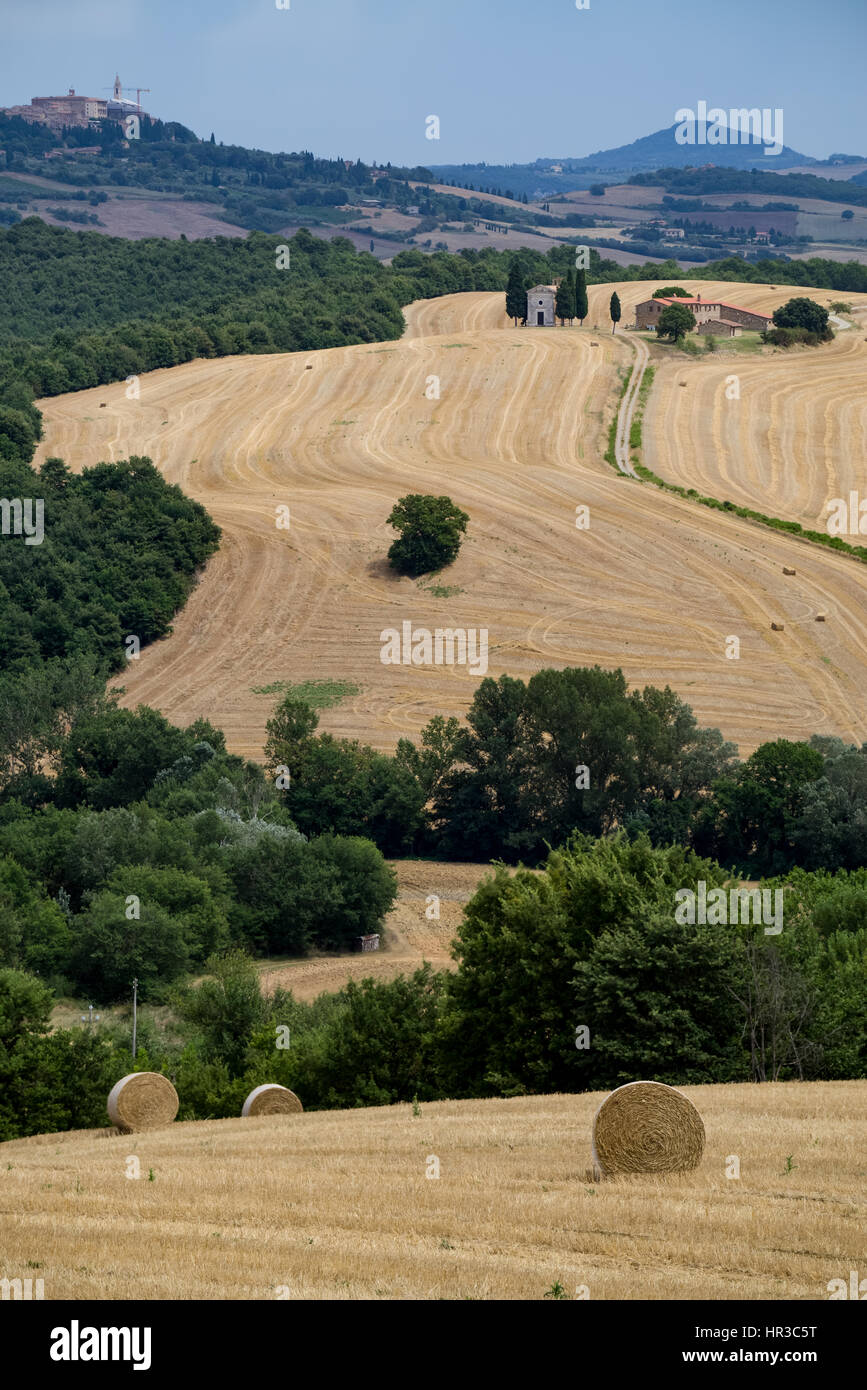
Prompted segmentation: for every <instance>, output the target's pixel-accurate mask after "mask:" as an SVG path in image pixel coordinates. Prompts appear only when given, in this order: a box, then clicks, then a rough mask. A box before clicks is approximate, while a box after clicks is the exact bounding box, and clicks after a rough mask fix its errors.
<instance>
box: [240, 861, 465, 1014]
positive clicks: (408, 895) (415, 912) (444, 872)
mask: <svg viewBox="0 0 867 1390" xmlns="http://www.w3.org/2000/svg"><path fill="white" fill-rule="evenodd" d="M389 863H390V864H391V867H392V868H393V869H394V871H395V873H396V874H397V882H398V896H397V901H396V903H395V905H394V907H393V908H392V910H391V912H389V913H388V915H387V917H386V918H385V921H384V923H383V926H382V928H381V933H380V936H381V940H380V949H379V950H378V951H376V952H373V953H365V954H361V953H359V954H358V955H350V956H347V955H334V954H329V955H325V954H320V955H312V956H305V957H303V958H302V959H300V960H297V959H294V960H286V961H280V962H278V963H275V962H274V961H273V960H267V961H261V962H260V969H261V976H262V988H263V990H264V992H265V993H266V994H270V993H271V992H272V991H273V990H275V989H277V988H278V987H279V988H281V989H291V991H292V993H293V994H294V996H295V998H296V999H302V1000H308V999H315V998H316V996H317V995H319V994H324V993H326V992H328V993H331V992H333V991H334V990H338V989H342V988H343V986H344V985H345V984H347V983H348V982H349V980H363V979H373V980H376V981H377V983H378V984H384V983H385V982H386V981H388V980H394V979H396V978H397V976H398V975H411V974H412V972H413V971H414V970H418V969H419V967H420V966H422V965H423V964H424V963H425V961H428V962H430V964H431V965H432V966H433V967H434V969H435V970H454V969H456V968H457V963H456V961H455V960H453V958H452V956H451V954H450V947H451V943H452V941H453V940H454V937H455V936H456V934H457V930H458V927H459V926H460V923H461V921H462V919H463V914H464V907H465V906H466V904H467V903H468V902H469V900H470V898H471V897H472V896H473V894H474V893H475V891H476V889H477V888H478V886H479V884H480V883H481V881H482V879H483V878H485V877H486V876H487V875H488V874H490V873H491V872H492V870H491V869H490V867H489V866H488V865H486V864H438V863H434V862H433V861H432V860H428V859H396V860H390V861H389ZM431 897H436V898H438V899H439V901H438V903H434V902H430V901H429V899H430V898H431ZM429 910H430V911H431V912H433V911H438V912H439V917H438V918H436V917H430V918H429V917H428V916H427V912H428V911H429Z"/></svg>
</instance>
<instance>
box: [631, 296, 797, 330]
mask: <svg viewBox="0 0 867 1390" xmlns="http://www.w3.org/2000/svg"><path fill="white" fill-rule="evenodd" d="M670 304H682V305H683V306H684V308H686V309H689V310H690V311H691V312H692V314H693V316H694V317H695V322H696V332H697V333H715V334H717V335H718V336H719V337H721V338H737V337H738V336H739V335H740V334H741V333H742V332H743V330H744V329H745V328H749V329H752V330H753V331H754V332H756V333H761V332H764V330H765V329H766V328H770V326H771V319H770V318H769V317H768V315H767V314H754V313H753V311H752V310H751V309H741V308H740V307H739V306H738V305H737V304H726V303H725V301H724V300H722V299H702V297H701V295H700V294H699V295H696V297H695V299H678V298H676V297H673V298H671V299H643V300H642V301H641V303H640V304H636V306H635V327H636V328H652V329H655V328H656V326H657V324H658V323H659V316H660V314H661V313H662V311H663V309H667V308H668V307H669V305H670Z"/></svg>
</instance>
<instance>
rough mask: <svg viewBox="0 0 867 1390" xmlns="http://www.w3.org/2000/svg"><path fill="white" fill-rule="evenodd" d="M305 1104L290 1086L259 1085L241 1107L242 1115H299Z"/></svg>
mask: <svg viewBox="0 0 867 1390" xmlns="http://www.w3.org/2000/svg"><path fill="white" fill-rule="evenodd" d="M303 1109H304V1106H303V1105H302V1104H301V1102H300V1100H299V1099H298V1097H297V1096H296V1094H295V1092H294V1091H290V1090H289V1088H288V1086H277V1085H273V1084H271V1085H266V1086H257V1087H256V1089H255V1091H251V1092H250V1094H249V1095H248V1097H247V1099H246V1100H245V1101H244V1104H243V1106H242V1108H241V1114H242V1115H298V1114H299V1113H300V1112H301V1111H302V1110H303Z"/></svg>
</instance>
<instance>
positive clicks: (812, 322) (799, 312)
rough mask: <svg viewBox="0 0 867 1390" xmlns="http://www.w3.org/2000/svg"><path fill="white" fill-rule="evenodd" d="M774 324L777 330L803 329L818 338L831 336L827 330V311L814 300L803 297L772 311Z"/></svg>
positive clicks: (787, 302)
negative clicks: (816, 334) (816, 335)
mask: <svg viewBox="0 0 867 1390" xmlns="http://www.w3.org/2000/svg"><path fill="white" fill-rule="evenodd" d="M774 323H775V324H776V326H777V328H805V329H806V330H807V332H808V333H818V335H819V337H820V338H828V337H830V336H831V334H830V329H829V328H828V310H827V309H823V308H822V306H821V304H817V303H816V301H815V299H807V298H806V296H803V297H801V298H798V299H789V300H787V301H786V303H785V304H781V305H780V307H779V309H775V310H774Z"/></svg>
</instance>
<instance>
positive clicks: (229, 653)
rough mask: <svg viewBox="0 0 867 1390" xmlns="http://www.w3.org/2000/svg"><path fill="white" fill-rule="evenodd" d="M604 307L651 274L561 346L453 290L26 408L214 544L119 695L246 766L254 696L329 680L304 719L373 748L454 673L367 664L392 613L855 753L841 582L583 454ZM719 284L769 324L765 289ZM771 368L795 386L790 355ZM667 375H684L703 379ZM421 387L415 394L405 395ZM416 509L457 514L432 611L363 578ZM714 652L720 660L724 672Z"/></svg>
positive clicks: (600, 376)
mask: <svg viewBox="0 0 867 1390" xmlns="http://www.w3.org/2000/svg"><path fill="white" fill-rule="evenodd" d="M685 283H687V284H688V283H689V282H685ZM614 288H617V289H618V292H619V293H620V295H621V299H622V302H623V312H624V317H623V323H624V324H625V323H627V322H629V321H630V319H631V306H632V305H633V304H634V302H635V300H636V299H637V298H640V297H645V296H647V295H649V294H651V293H652V291H653V289H654V288H656V282H654V281H644V282H641V283H640V284H638V285H636V284H632V283H628V284H621V285H618V286H613V285H603V286H596V287H592V288H591V291H590V316H589V319H588V326H586V327H585V328H584V329H583V330H582V329H579V328H577V327H576V328H574V329H573V330H571V331H570V330H565V329H520V328H519V329H515V328H513V327H511V326H510V324H509V322H508V321H507V320H506V319H505V316H504V314H503V300H502V296H501V295H498V294H476V293H467V294H459V295H453V296H450V297H448V298H447V299H440V300H434V301H426V302H422V303H419V304H415V305H412V306H410V307H409V308H408V309H407V311H406V316H407V320H408V329H407V333H406V335H405V337H404V338H403V339H402V340H401V341H399V342H394V343H386V344H381V345H376V344H374V345H367V344H364V345H360V346H355V347H349V348H338V349H333V350H328V351H323V352H311V353H303V352H302V353H295V354H289V355H271V356H263V357H258V356H257V357H235V358H224V359H221V360H218V361H197V362H192V363H189V364H188V365H186V366H181V367H176V368H171V369H165V370H161V371H156V372H152V373H150V374H148V375H145V376H143V377H142V378H141V397H140V399H139V400H129V399H127V397H126V387H125V385H124V384H123V383H118V384H114V385H110V386H104V387H100V388H97V389H95V390H93V391H84V392H79V393H75V394H73V395H67V396H60V397H55V398H52V399H49V400H46V401H44V402H41V408H42V409H43V411H44V415H45V439H44V441H43V443H42V445H41V446H40V451H39V456H38V461H40V462H41V460H42V459H43V458H44V457H46V456H47V455H51V454H57V455H60V456H62V457H65V458H66V459H67V461H68V462H69V463H70V464H71V465H72V466H73V467H74V468H75V469H80V468H82V467H85V466H87V465H91V464H94V463H96V462H98V461H99V460H101V459H118V458H122V457H126V456H127V455H129V454H135V453H141V454H148V455H150V456H151V457H152V458H153V459H154V461H155V462H156V463H157V464H158V466H159V467H160V468H161V469H162V471H163V472H164V473H165V475H166V477H167V478H169V479H170V480H171V481H172V482H177V483H179V484H180V485H181V486H182V487H183V488H184V490H185V491H186V492H187V493H189V494H190V495H191V496H193V497H195V498H197V499H198V500H200V501H201V502H203V503H204V504H205V506H206V507H207V508H208V510H209V511H210V513H211V514H212V516H213V517H214V518H215V519H216V521H217V522H218V523H219V524H220V525H221V526H222V528H223V542H222V546H221V549H220V552H219V554H217V555H216V556H214V557H213V559H212V560H211V562H210V563H209V565H208V567H207V571H206V573H205V575H204V577H203V578H202V580H201V583H200V584H199V586H198V588H197V589H196V591H195V592H194V594H193V595H192V597H191V599H190V601H189V603H188V604H187V606H186V608H185V609H184V611H183V612H182V613H181V614H180V615H179V616H178V618H177V620H176V622H175V630H174V634H173V635H172V636H171V637H169V638H168V639H166V640H164V641H162V642H159V643H156V644H154V645H152V646H151V647H149V648H146V649H145V650H144V651H143V652H142V654H141V659H140V660H139V661H137V662H135V663H133V664H132V665H131V666H130V668H129V670H128V671H127V672H126V673H124V676H123V678H122V680H123V684H124V685H125V687H126V691H127V693H126V696H125V697H124V702H125V703H126V704H128V705H135V704H138V703H140V702H142V703H146V704H150V705H153V706H155V707H157V708H158V709H160V710H162V711H163V712H164V713H165V714H166V715H167V716H168V717H169V718H170V719H172V720H173V721H175V722H177V723H180V724H186V723H189V722H190V721H191V720H193V719H194V718H196V717H197V716H198V715H206V716H207V717H208V718H210V719H212V720H213V721H214V722H215V723H217V724H218V725H219V726H220V727H222V728H223V729H224V730H225V731H226V734H227V739H228V744H229V747H230V748H231V749H232V751H234V752H238V753H241V754H244V755H246V756H249V757H254V758H261V756H262V745H263V741H264V737H265V721H266V719H267V718H268V717H269V714H270V712H271V709H272V707H273V704H274V703H275V700H276V698H277V697H276V696H267V695H261V694H259V695H257V694H254V693H253V690H252V688H253V687H254V686H262V685H269V684H271V683H273V682H275V681H286V680H290V681H305V680H312V679H322V678H331V679H338V680H340V679H344V680H345V679H348V680H352V681H354V682H355V683H356V684H357V685H359V686H360V691H359V693H358V694H357V695H356V696H354V697H351V698H350V699H347V700H346V701H344V703H343V704H342V705H340V706H338V707H337V708H335V709H332V710H328V711H326V712H325V713H324V714H323V716H322V722H321V727H322V728H323V729H327V730H330V731H332V732H334V733H336V734H338V735H341V736H347V737H355V738H360V739H362V740H365V741H368V742H371V743H372V744H374V745H375V746H376V747H378V748H382V749H393V748H394V746H395V744H396V742H397V739H398V738H399V737H401V736H403V735H406V736H409V737H413V738H417V737H418V735H419V733H420V730H421V729H422V728H423V726H424V725H425V724H426V723H427V722H428V720H429V719H430V718H431V717H432V716H433V715H435V714H444V715H458V716H460V715H463V714H464V713H465V711H466V708H467V706H468V704H469V702H470V700H471V698H472V694H473V691H474V690H475V687H476V685H477V684H478V681H479V679H480V678H481V674H480V673H476V674H472V673H470V672H468V671H467V669H466V668H459V667H448V666H441V667H437V666H430V667H415V668H413V667H403V666H389V665H383V664H382V662H381V660H380V653H381V645H382V644H381V640H380V633H381V632H382V631H383V630H384V629H386V628H400V626H401V624H402V622H404V621H410V622H412V623H413V625H414V626H417V627H426V628H429V629H435V628H437V627H452V628H454V627H461V628H470V629H472V628H476V629H478V628H486V629H487V630H488V633H489V643H490V657H489V668H488V674H490V675H492V676H495V677H496V676H499V675H501V674H503V673H507V674H510V675H514V676H521V677H524V678H527V677H529V676H530V675H531V674H532V673H533V672H535V671H537V670H539V669H541V668H542V667H545V666H555V667H563V666H567V665H585V664H586V665H593V664H594V663H599V664H600V665H602V666H604V667H617V666H619V667H622V669H623V670H624V672H625V674H626V676H627V678H628V679H629V681H630V682H631V683H632V684H633V685H643V684H645V683H647V682H651V683H653V684H656V685H665V684H670V685H672V686H673V687H674V688H675V689H676V690H677V691H678V692H679V693H680V694H681V695H682V696H683V697H684V698H685V699H686V700H687V701H689V702H690V704H692V706H693V707H694V709H695V710H696V712H697V715H698V717H699V719H700V720H701V722H703V723H705V724H710V725H715V726H718V727H720V728H722V730H723V731H724V733H725V734H726V736H727V737H729V738H732V739H734V740H735V741H736V742H737V743H739V745H740V747H741V752H742V753H743V754H746V753H748V752H749V751H751V749H752V748H753V747H755V746H756V744H758V743H760V742H762V741H763V740H765V739H768V738H774V737H788V738H802V737H807V736H809V735H810V734H811V733H813V732H837V733H840V734H842V735H844V736H845V737H847V738H849V739H852V740H853V741H855V742H857V743H860V742H862V741H863V740H864V739H867V713H865V710H864V706H863V700H862V697H861V692H862V691H863V688H864V681H865V675H867V617H865V604H864V597H865V577H864V572H863V570H862V569H861V568H860V567H859V566H858V565H857V564H856V563H854V562H852V561H850V560H847V559H845V558H843V557H841V556H839V555H836V554H834V553H824V552H820V551H817V550H815V549H811V548H808V547H807V546H806V545H805V544H803V543H799V542H798V541H797V540H794V539H791V538H789V537H787V536H785V535H780V534H777V533H773V532H770V531H768V530H767V529H761V528H758V527H756V526H754V525H752V524H751V523H748V522H743V521H740V520H739V519H738V518H736V517H732V516H727V515H723V514H720V513H717V512H711V511H709V510H707V509H705V508H701V507H699V506H697V505H695V504H693V503H691V502H688V501H683V500H681V499H678V498H676V497H672V496H668V495H664V494H661V493H660V492H659V491H658V490H656V489H654V488H652V487H649V486H645V485H642V484H639V483H638V482H636V481H633V480H629V479H627V478H623V477H621V476H618V475H617V474H616V473H615V472H614V471H613V470H612V469H611V468H610V467H609V466H608V464H606V463H605V462H604V459H603V453H604V450H605V446H606V442H607V427H608V424H609V423H610V420H611V418H612V416H613V413H614V408H615V403H616V396H617V387H618V384H619V380H620V376H619V371H623V370H625V369H626V368H627V367H628V365H629V364H630V363H631V361H632V349H631V346H630V342H629V337H630V335H629V334H626V333H620V334H618V335H616V337H612V335H611V333H610V332H609V331H607V329H606V325H607V304H608V299H609V296H610V293H611V291H612V290H613V289H614ZM717 288H718V287H717V286H715V285H714V284H712V283H711V282H705V283H704V285H703V287H702V293H707V294H709V295H710V294H713V293H715V292H716V290H717ZM724 291H725V295H726V297H727V298H731V299H733V300H735V301H736V302H742V303H744V304H747V305H751V304H761V305H762V307H772V306H773V303H781V302H783V301H784V300H785V299H786V298H788V297H789V295H790V293H791V287H786V288H785V290H782V289H781V290H780V291H779V292H777V293H774V292H772V291H769V290H768V289H767V288H766V287H761V286H739V285H726V286H725V287H724ZM819 293H820V294H822V295H823V296H824V295H825V294H826V292H824V291H822V292H819ZM594 322H598V324H599V331H598V332H594V331H593V328H592V324H593V323H594ZM850 333H851V334H854V333H855V330H854V329H853V330H850ZM844 336H845V335H844ZM846 351H848V348H847V347H846V345H845V344H844V345H843V346H842V347H841V348H840V352H846ZM735 360H736V361H737V362H738V366H739V368H740V369H741V370H744V368H743V362H744V361H746V360H747V359H735ZM805 360H806V359H805ZM780 361H781V362H782V365H783V367H785V366H786V364H788V363H789V362H790V361H791V368H790V369H791V370H792V371H794V372H801V373H802V379H803V371H802V368H801V366H800V363H799V362H798V361H797V360H796V359H795V358H792V359H788V358H787V359H782V358H781V359H780ZM850 365H852V366H853V367H856V366H857V357H854V358H853V362H852V363H851V364H850ZM769 366H770V368H771V369H772V370H773V371H775V372H779V371H780V370H781V369H782V368H781V367H780V366H779V365H778V364H777V361H776V359H774V360H771V361H770V362H769ZM676 370H677V371H678V372H681V373H682V374H683V375H688V376H689V377H690V378H693V377H694V378H695V380H699V378H700V374H701V372H702V371H703V370H704V363H693V362H691V361H690V360H689V359H686V358H684V365H683V367H680V365H679V364H678V366H677V368H676ZM432 377H437V378H438V379H439V393H440V394H439V399H428V396H427V394H426V391H427V389H428V386H429V384H430V379H431V378H432ZM692 389H693V388H690V390H692ZM654 390H655V387H654ZM682 394H683V395H684V396H688V394H689V392H688V391H682ZM652 400H653V394H651V402H652ZM103 403H104V408H101V406H102V405H103ZM749 409H750V407H749V405H747V406H746V408H745V409H744V410H742V415H743V416H744V417H745V418H746V416H747V413H748V411H749ZM648 418H649V419H651V420H652V415H649V417H648ZM699 424H700V422H698V423H697V426H696V431H695V434H696V437H695V438H694V439H693V440H692V441H691V446H690V447H691V448H692V449H693V450H694V452H695V454H696V457H697V458H698V457H699V456H702V455H703V454H704V455H707V456H708V457H710V456H711V455H712V454H713V452H714V433H713V428H712V422H711V420H709V421H708V424H707V428H704V429H703V428H700V427H698V425H699ZM653 432H654V431H653V429H651V427H650V425H647V424H646V426H645V438H647V437H648V436H649V435H650V434H652V433H653ZM853 447H854V445H853ZM649 461H651V462H653V461H654V459H653V456H652V454H651V456H650V459H649ZM657 462H658V460H657ZM708 466H709V465H708ZM794 466H798V465H797V464H795V465H793V467H794ZM698 469H699V464H698V463H697V464H696V470H697V471H698ZM696 481H700V480H699V479H698V478H697V479H696ZM711 490H713V489H711ZM415 491H424V492H434V493H448V494H449V495H450V496H451V497H452V498H453V499H454V500H455V501H456V502H457V503H458V504H459V505H460V506H462V507H463V508H464V509H465V510H466V511H468V512H469V514H470V517H471V522H470V527H469V533H468V536H467V538H466V540H465V543H464V546H463V549H462V552H461V555H460V556H459V558H458V560H457V561H456V562H455V564H454V565H452V566H451V567H450V568H449V570H448V572H447V574H445V575H444V576H443V578H442V579H441V581H440V582H441V583H444V584H445V585H447V586H448V588H449V590H450V592H449V593H448V594H447V595H445V596H437V595H436V594H434V593H432V592H431V591H430V587H429V586H425V584H424V583H422V584H418V583H415V582H414V581H412V580H409V579H399V578H396V577H395V576H394V575H393V574H392V573H391V571H390V570H389V568H388V566H387V564H386V559H385V557H386V551H387V549H388V546H389V544H390V542H391V540H392V538H393V533H392V532H391V529H390V528H389V527H388V526H387V525H386V520H385V518H386V517H387V515H388V513H389V511H390V509H391V507H392V505H393V503H394V502H395V500H396V499H397V498H398V497H400V496H402V495H403V494H405V493H407V492H415ZM280 506H284V507H285V506H288V507H289V509H290V514H291V528H290V529H289V530H281V529H278V528H277V525H276V517H277V512H276V509H277V508H278V507H280ZM578 506H587V507H589V509H590V527H589V529H587V530H578V529H576V525H575V519H576V507H578ZM784 565H785V566H789V567H792V566H794V567H796V568H797V571H798V573H797V576H796V577H795V578H786V577H784V575H783V572H782V571H783V567H784ZM819 611H822V612H826V613H827V616H828V621H827V622H826V623H824V624H816V622H815V616H816V613H817V612H819ZM780 621H782V622H784V623H785V631H784V632H783V633H778V632H773V631H771V623H772V622H780ZM731 635H736V636H738V637H739V638H740V642H741V656H740V660H739V661H732V660H727V659H726V655H725V652H726V641H727V638H728V637H729V636H731Z"/></svg>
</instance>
